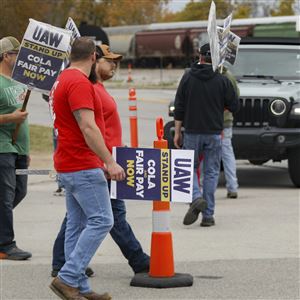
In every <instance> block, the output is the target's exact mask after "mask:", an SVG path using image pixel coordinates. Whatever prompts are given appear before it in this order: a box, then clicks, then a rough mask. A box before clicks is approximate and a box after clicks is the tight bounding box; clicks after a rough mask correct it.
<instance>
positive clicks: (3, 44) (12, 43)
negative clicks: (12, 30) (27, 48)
mask: <svg viewBox="0 0 300 300" xmlns="http://www.w3.org/2000/svg"><path fill="white" fill-rule="evenodd" d="M19 49H20V42H19V41H18V40H17V39H16V38H14V37H13V36H6V37H4V38H2V39H1V40H0V55H1V54H3V53H5V52H9V51H19Z"/></svg>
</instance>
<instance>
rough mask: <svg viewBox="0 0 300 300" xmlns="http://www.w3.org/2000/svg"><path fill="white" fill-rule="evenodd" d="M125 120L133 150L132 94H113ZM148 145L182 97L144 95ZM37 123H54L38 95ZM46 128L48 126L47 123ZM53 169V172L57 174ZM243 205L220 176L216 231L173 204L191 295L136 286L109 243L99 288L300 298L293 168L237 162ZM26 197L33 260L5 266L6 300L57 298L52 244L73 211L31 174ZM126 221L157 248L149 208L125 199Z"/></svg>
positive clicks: (20, 218)
mask: <svg viewBox="0 0 300 300" xmlns="http://www.w3.org/2000/svg"><path fill="white" fill-rule="evenodd" d="M111 92H112V94H113V95H114V96H115V97H116V99H117V101H118V105H119V112H120V114H121V119H122V124H123V130H124V141H125V142H126V143H129V141H130V140H129V134H128V126H129V125H128V124H129V121H128V115H129V114H128V110H127V107H128V102H127V95H126V93H127V91H126V90H111ZM137 92H138V99H139V100H140V101H139V103H138V109H139V111H138V113H139V130H140V134H139V136H140V145H141V146H151V145H152V141H153V139H154V138H155V118H156V117H157V116H162V117H163V118H164V119H165V120H167V119H168V117H167V105H168V102H169V100H170V99H172V98H173V96H174V91H167V90H139V91H137ZM29 113H30V121H31V122H33V123H35V124H44V125H47V124H50V121H49V120H48V121H47V120H46V119H47V118H46V117H48V111H47V106H46V105H45V103H44V101H43V100H41V99H39V97H38V96H37V95H33V97H32V99H30V106H29ZM47 122H48V123H47ZM51 167H52V166H49V168H51ZM237 169H238V171H237V172H238V179H239V184H240V188H239V198H238V199H226V198H225V195H226V190H225V188H224V179H223V177H222V176H221V178H220V182H219V187H218V189H217V192H216V202H217V203H216V216H215V217H216V226H214V227H211V228H202V227H200V226H199V222H196V223H195V224H193V225H191V226H187V227H186V226H184V225H182V219H183V216H184V214H185V212H186V210H187V208H188V206H187V205H186V204H172V209H171V228H172V233H173V247H174V260H175V270H176V272H180V273H190V274H191V275H193V277H194V284H193V286H192V287H188V288H176V289H159V290H158V289H149V288H135V287H130V286H129V282H130V280H131V278H132V276H133V274H132V271H131V269H130V268H129V266H128V265H127V263H126V261H125V259H124V258H123V256H122V254H121V252H120V250H119V249H118V248H117V246H116V245H115V244H114V243H113V241H112V240H111V238H110V237H108V238H106V239H105V241H104V242H103V244H102V245H101V246H100V248H99V249H98V251H97V254H96V255H95V257H94V258H93V261H92V263H91V265H92V267H93V268H94V270H95V273H96V276H95V277H93V278H92V279H91V283H92V286H93V288H94V289H95V290H96V291H98V292H101V291H108V292H110V293H111V294H112V296H113V299H122V300H123V299H126V300H127V299H128V300H130V299H144V300H145V299H153V300H156V299H161V300H163V299H214V300H215V299H234V300H242V299H243V300H249V299H251V300H252V299H253V300H254V299H255V300H256V299H270V300H273V299H278V300H282V299H293V300H295V299H300V291H299V283H300V273H299V269H300V260H299V257H300V253H299V252H300V250H299V227H300V224H299V214H300V206H299V203H300V193H299V191H300V190H299V189H295V188H294V187H293V186H292V184H291V182H290V179H289V177H288V172H287V166H286V164H284V163H283V164H279V163H276V164H275V163H268V164H266V165H265V166H261V167H257V166H252V165H250V164H249V163H247V162H246V161H238V168H237ZM29 181H30V184H29V190H28V195H27V197H26V199H25V200H24V202H23V203H22V204H21V205H20V206H19V207H17V209H16V210H15V234H16V239H17V243H18V245H19V246H20V247H21V248H24V249H26V250H29V251H31V252H32V253H33V257H32V259H31V260H30V261H26V262H14V261H0V278H1V280H0V299H1V300H27V299H34V300H46V299H57V298H56V296H55V295H54V294H53V293H52V292H51V291H50V289H49V288H48V285H49V283H50V282H51V278H50V270H51V251H52V245H53V241H54V239H55V236H56V234H57V232H58V230H59V226H60V223H61V221H62V219H63V216H64V213H65V206H64V199H63V197H55V196H53V195H52V192H53V191H54V189H55V188H56V184H55V183H54V182H53V181H52V180H50V179H49V178H48V177H46V176H44V177H41V176H39V177H38V176H30V179H29ZM127 209H128V221H129V222H130V224H131V225H132V227H133V230H134V232H135V233H136V236H137V237H138V239H139V240H140V242H141V244H142V245H143V247H144V249H145V251H147V252H149V251H150V243H151V230H152V214H151V209H152V206H151V203H149V202H137V201H127Z"/></svg>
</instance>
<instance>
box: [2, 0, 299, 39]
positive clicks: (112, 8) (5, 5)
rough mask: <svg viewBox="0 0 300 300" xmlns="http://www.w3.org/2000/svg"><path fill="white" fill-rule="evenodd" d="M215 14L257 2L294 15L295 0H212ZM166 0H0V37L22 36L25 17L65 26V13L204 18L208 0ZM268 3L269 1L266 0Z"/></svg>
mask: <svg viewBox="0 0 300 300" xmlns="http://www.w3.org/2000/svg"><path fill="white" fill-rule="evenodd" d="M214 2H215V4H216V7H217V17H218V18H219V19H222V18H225V17H226V16H228V14H229V13H231V12H232V11H233V17H234V18H249V17H253V12H254V11H255V9H257V6H258V5H264V9H265V11H266V14H269V15H270V16H281V15H294V14H295V11H294V10H295V3H296V0H276V2H277V6H275V7H277V8H275V9H274V5H268V4H266V3H268V1H267V2H265V1H263V2H261V1H260V0H246V1H245V0H243V1H241V0H214ZM168 3H169V0H135V1H133V0H0V8H1V18H0V38H2V37H3V36H7V35H12V36H15V37H17V38H18V39H21V38H22V36H23V34H24V32H25V30H26V27H27V25H28V19H29V18H33V19H35V20H38V21H42V22H46V23H49V24H52V25H55V26H59V27H64V26H65V23H66V21H67V18H68V17H72V18H73V20H74V21H75V23H76V24H77V25H79V24H80V23H81V22H83V21H84V22H87V23H88V24H91V25H97V26H100V27H111V26H124V25H140V24H149V23H156V22H176V21H196V20H207V18H208V12H209V8H210V4H211V0H198V1H194V0H191V1H190V2H189V3H187V4H186V6H185V7H184V9H183V10H182V11H179V12H176V13H172V12H170V11H169V10H168V8H167V4H168ZM269 4H270V2H269Z"/></svg>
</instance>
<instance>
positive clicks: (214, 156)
mask: <svg viewBox="0 0 300 300" xmlns="http://www.w3.org/2000/svg"><path fill="white" fill-rule="evenodd" d="M221 145H222V142H221V135H220V134H194V133H185V134H184V141H183V149H190V150H194V151H195V154H194V182H193V201H194V200H195V199H197V198H200V197H202V195H203V198H204V199H205V200H206V202H207V208H206V209H205V210H204V211H203V212H202V215H203V217H204V218H210V217H212V216H213V215H214V211H215V191H216V189H217V185H218V180H219V173H220V162H221V151H222V150H221ZM201 154H203V156H204V161H203V172H204V178H203V194H202V192H201V190H200V187H199V181H198V177H197V170H198V168H199V164H200V161H199V156H200V155H201Z"/></svg>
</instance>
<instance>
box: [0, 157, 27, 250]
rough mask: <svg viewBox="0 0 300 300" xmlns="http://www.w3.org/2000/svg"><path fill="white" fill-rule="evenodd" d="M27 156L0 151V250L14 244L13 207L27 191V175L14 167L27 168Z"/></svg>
mask: <svg viewBox="0 0 300 300" xmlns="http://www.w3.org/2000/svg"><path fill="white" fill-rule="evenodd" d="M27 167H28V157H27V156H26V155H18V154H16V153H0V251H4V252H5V251H7V250H9V249H11V248H12V247H14V246H15V245H16V242H15V241H14V237H15V235H14V228H13V209H14V208H15V207H16V206H17V205H18V204H19V203H20V202H21V201H22V200H23V199H24V197H25V196H26V193H27V175H16V169H27Z"/></svg>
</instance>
